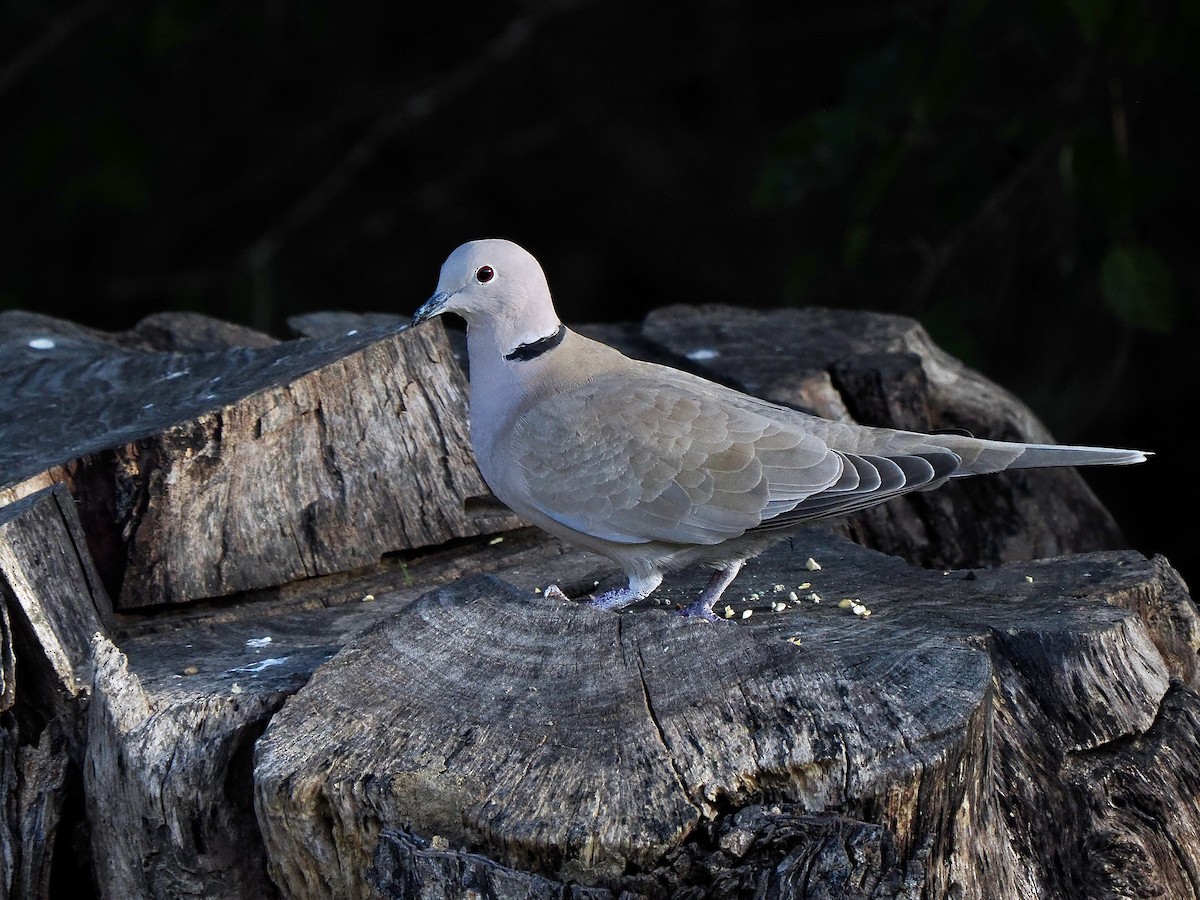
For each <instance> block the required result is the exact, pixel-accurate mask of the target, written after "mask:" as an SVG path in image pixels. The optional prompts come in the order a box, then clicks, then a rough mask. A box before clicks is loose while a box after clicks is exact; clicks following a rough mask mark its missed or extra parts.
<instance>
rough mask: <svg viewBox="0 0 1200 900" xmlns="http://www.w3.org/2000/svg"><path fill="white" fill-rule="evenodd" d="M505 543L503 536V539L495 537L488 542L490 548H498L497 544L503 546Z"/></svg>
mask: <svg viewBox="0 0 1200 900" xmlns="http://www.w3.org/2000/svg"><path fill="white" fill-rule="evenodd" d="M503 543H504V537H503V536H501V537H494V538H492V539H491V540H490V541H488V546H489V547H494V546H496V545H497V544H503Z"/></svg>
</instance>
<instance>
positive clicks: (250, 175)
mask: <svg viewBox="0 0 1200 900" xmlns="http://www.w3.org/2000/svg"><path fill="white" fill-rule="evenodd" d="M1198 107H1200V3H1196V2H1189V3H1184V2H1152V0H1059V2H1051V0H1009V2H994V3H988V2H980V0H959V2H919V0H914V2H907V3H900V2H887V3H884V2H872V0H865V2H854V3H846V2H842V3H837V4H832V3H790V4H787V3H735V2H731V0H712V2H698V3H691V4H670V5H666V6H664V5H657V4H647V3H643V2H629V0H607V2H603V3H601V2H599V0H593V2H584V0H576V2H555V3H543V2H527V3H523V4H512V3H498V2H497V3H488V4H479V5H477V6H476V5H449V4H442V5H440V6H439V5H436V4H399V3H396V4H387V5H384V4H377V5H376V4H357V5H350V4H342V5H335V4H324V3H313V2H303V0H301V2H289V3H283V2H280V0H274V2H265V3H257V4H255V3H246V2H244V0H158V2H153V3H148V2H142V3H137V2H130V3H122V4H118V3H107V2H82V3H77V4H74V5H68V4H60V3H48V2H29V0H26V2H21V0H13V2H7V3H4V4H2V5H0V216H2V218H0V222H2V224H0V309H4V308H25V309H30V310H36V311H39V312H44V313H49V314H52V315H57V316H63V317H67V318H70V319H74V320H77V321H80V322H83V323H85V324H88V325H94V326H99V327H103V328H109V329H117V328H124V327H128V326H130V325H131V324H132V323H134V322H135V321H137V320H138V319H139V318H141V317H142V316H144V315H146V314H148V313H151V312H156V311H161V310H199V311H202V312H206V313H208V314H210V315H214V316H219V317H223V318H228V319H232V320H235V321H239V322H245V323H248V324H252V325H255V326H257V327H259V328H263V329H266V330H271V331H273V332H276V333H280V334H282V333H283V322H284V320H285V319H286V317H287V316H289V315H292V314H294V313H297V312H303V311H307V310H313V309H347V310H385V311H393V312H403V313H407V312H410V311H412V310H413V309H415V308H416V307H417V306H418V305H419V304H420V303H421V302H422V301H423V300H424V299H425V298H426V297H427V296H428V294H429V293H430V292H431V291H432V289H433V286H434V284H435V282H436V278H437V270H438V266H439V265H440V263H441V261H442V260H443V259H444V258H445V256H446V255H447V254H448V253H449V251H450V250H451V249H453V248H454V247H455V246H457V245H458V244H459V243H461V242H463V241H464V240H468V239H471V238H476V237H487V236H502V237H509V238H511V239H513V240H516V241H518V242H519V243H521V244H523V245H524V246H525V247H527V248H528V249H529V250H531V251H532V252H533V253H534V254H535V255H537V256H538V257H539V259H541V261H542V262H543V264H544V267H545V269H546V271H547V274H548V276H549V278H550V283H551V285H552V287H553V288H554V290H555V295H556V299H557V302H558V305H559V309H560V312H561V314H562V316H563V318H564V319H566V320H567V321H588V320H591V321H595V320H617V319H636V318H640V317H641V316H642V315H643V314H644V313H645V312H646V311H647V310H649V309H650V308H652V307H654V306H658V305H663V304H667V303H674V302H693V303H706V302H722V303H733V304H744V305H748V306H758V307H766V306H779V305H812V304H819V305H833V306H844V307H861V308H871V309H877V310H883V311H890V312H898V313H903V314H906V315H910V316H914V317H916V318H918V319H919V320H921V321H922V322H923V323H924V324H925V325H926V327H927V328H928V329H929V330H930V332H931V333H932V334H933V335H934V337H935V339H937V340H938V341H939V342H940V343H941V344H942V345H943V346H944V347H946V348H947V349H948V350H950V351H951V352H953V353H955V354H957V355H958V356H960V357H961V358H963V359H964V360H965V361H967V362H968V363H969V364H970V365H972V366H974V367H976V368H978V369H980V370H982V371H983V372H985V373H987V374H988V375H990V376H991V377H992V378H994V379H995V380H997V381H999V382H1000V383H1002V384H1004V385H1005V386H1007V387H1008V388H1010V389H1011V390H1013V391H1014V392H1015V393H1017V394H1018V395H1019V396H1021V397H1022V398H1023V399H1025V400H1026V401H1027V402H1028V403H1029V404H1030V405H1031V406H1032V407H1033V408H1034V409H1035V410H1036V411H1037V412H1038V414H1039V415H1040V416H1041V417H1042V418H1043V419H1044V420H1045V421H1046V422H1047V424H1048V425H1049V426H1050V428H1051V429H1052V431H1053V432H1054V433H1055V435H1056V437H1057V438H1058V439H1059V440H1060V441H1064V442H1071V443H1099V444H1108V445H1118V446H1134V447H1141V448H1149V449H1153V450H1155V451H1157V452H1158V454H1159V455H1158V456H1157V458H1155V459H1154V460H1152V461H1151V462H1150V463H1149V464H1148V465H1146V466H1144V467H1140V468H1138V469H1133V470H1117V471H1100V472H1095V473H1094V474H1093V473H1091V472H1089V473H1088V477H1089V480H1090V481H1091V483H1092V484H1093V485H1094V486H1095V487H1096V489H1097V491H1098V492H1099V493H1100V495H1101V497H1102V498H1103V499H1104V500H1105V501H1106V502H1107V503H1108V505H1109V506H1110V508H1112V509H1113V510H1114V512H1115V514H1116V515H1117V518H1118V520H1119V521H1120V522H1121V524H1122V525H1123V527H1124V528H1125V531H1126V534H1127V536H1128V537H1129V539H1130V541H1131V543H1132V544H1133V545H1134V546H1136V547H1137V548H1138V549H1140V550H1142V551H1143V552H1146V553H1153V552H1164V553H1166V554H1167V555H1168V556H1169V557H1170V558H1171V560H1172V561H1173V562H1174V563H1175V564H1176V565H1177V566H1178V567H1180V568H1181V569H1182V570H1183V571H1184V573H1185V575H1187V574H1188V572H1189V571H1191V572H1192V573H1193V575H1194V576H1195V575H1198V574H1200V567H1197V566H1196V564H1195V552H1194V550H1193V548H1194V546H1195V542H1196V539H1197V536H1198V532H1200V526H1198V525H1197V524H1196V520H1195V515H1194V514H1193V510H1194V509H1195V507H1196V501H1197V499H1198V495H1200V490H1198V489H1197V486H1196V480H1195V479H1194V478H1193V477H1192V475H1191V468H1190V463H1191V460H1192V459H1193V458H1194V455H1193V451H1192V450H1191V448H1190V444H1191V443H1192V441H1191V429H1192V427H1193V424H1194V423H1193V419H1194V413H1195V411H1196V402H1195V399H1194V397H1195V393H1196V390H1197V387H1198V378H1197V375H1196V372H1197V366H1196V364H1195V361H1194V360H1193V358H1192V357H1191V353H1192V352H1194V351H1195V348H1196V347H1197V344H1196V336H1197V294H1198V289H1200V277H1198V276H1200V264H1198V261H1197V249H1198V246H1197V245H1198V241H1197V237H1198V234H1197V232H1198V229H1197V228H1196V227H1195V216H1196V210H1197V200H1198V199H1200V198H1198V197H1197V193H1198V191H1197V182H1196V179H1195V178H1194V176H1193V172H1194V168H1195V165H1196V160H1197V159H1198V158H1200V143H1198V142H1197V141H1196V140H1195V136H1194V134H1193V122H1194V120H1195V119H1196V118H1197V115H1198ZM1193 580H1195V578H1194V577H1193Z"/></svg>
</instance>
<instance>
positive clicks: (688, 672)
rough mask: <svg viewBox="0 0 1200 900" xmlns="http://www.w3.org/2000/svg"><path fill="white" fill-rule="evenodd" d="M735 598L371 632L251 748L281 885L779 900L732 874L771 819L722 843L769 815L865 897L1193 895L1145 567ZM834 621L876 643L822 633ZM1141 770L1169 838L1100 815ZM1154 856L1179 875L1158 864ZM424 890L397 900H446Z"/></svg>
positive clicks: (1185, 789)
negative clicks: (743, 818)
mask: <svg viewBox="0 0 1200 900" xmlns="http://www.w3.org/2000/svg"><path fill="white" fill-rule="evenodd" d="M809 554H812V555H813V556H815V557H816V558H817V559H818V560H819V561H820V562H821V564H822V566H823V568H822V569H821V570H820V571H818V572H809V571H808V570H807V568H806V567H805V562H806V560H807V559H808V556H809ZM744 578H745V583H739V586H740V587H741V589H742V591H744V592H751V591H753V592H758V593H760V594H761V598H760V599H758V600H755V601H745V600H741V599H735V600H733V601H732V602H731V604H730V605H731V606H732V607H733V609H734V612H735V616H734V619H733V620H732V621H731V622H730V623H729V624H727V625H724V626H716V627H713V626H708V625H706V624H703V623H698V622H694V621H687V620H683V619H681V618H679V617H676V616H673V615H670V614H668V613H667V612H666V611H665V610H662V609H661V608H659V609H654V608H651V609H647V610H644V611H634V612H631V613H627V614H625V615H622V616H614V615H612V614H607V613H601V612H597V611H595V610H592V609H590V608H587V607H584V606H580V605H578V604H558V603H551V602H549V601H545V600H541V599H539V598H535V597H533V596H532V595H529V594H526V593H522V592H518V591H514V590H512V589H510V588H508V587H506V586H505V585H504V584H503V583H501V582H499V581H497V580H494V579H489V578H479V579H474V580H471V581H467V582H460V583H458V584H456V585H453V586H450V587H447V588H444V589H442V590H440V591H437V592H435V593H433V594H430V595H427V596H426V597H425V598H423V599H422V600H421V601H419V602H418V603H416V604H414V605H412V606H410V607H408V608H407V609H405V610H403V611H402V612H400V613H398V614H397V615H395V616H393V617H391V618H390V619H388V620H386V621H384V622H381V623H380V624H379V625H377V626H376V627H375V628H373V629H372V630H371V631H370V632H368V633H367V634H366V635H364V636H363V637H361V638H359V639H358V640H356V641H355V643H354V644H353V645H352V646H350V647H348V648H346V649H345V650H343V651H342V652H341V653H340V654H339V655H338V656H336V657H334V659H332V660H331V661H330V662H328V663H326V664H325V665H324V666H322V667H321V668H319V669H318V670H317V672H316V673H315V674H314V676H313V678H312V679H311V680H310V681H309V683H308V684H307V685H306V686H305V687H304V688H303V689H301V690H300V691H299V692H298V693H297V694H296V695H295V696H293V697H292V698H291V699H290V700H289V701H288V702H287V703H286V704H285V705H284V707H283V709H282V710H281V711H280V712H279V713H278V714H276V715H275V716H274V718H273V719H272V722H271V725H270V726H269V728H268V729H267V731H266V733H265V735H264V736H263V738H262V739H260V741H259V742H258V746H257V751H256V765H255V781H256V804H257V809H258V813H259V820H260V823H261V825H262V828H263V834H264V837H265V840H266V846H267V851H268V856H269V858H270V867H271V868H270V871H271V872H272V875H273V877H274V879H275V880H276V882H277V883H279V884H280V885H281V887H283V889H284V891H285V893H289V894H291V895H293V896H332V897H343V896H353V897H359V896H361V897H366V896H373V895H374V893H373V892H374V890H375V889H376V887H377V886H378V885H379V884H383V883H401V882H403V881H404V879H405V878H411V877H412V873H411V872H408V873H406V872H403V871H396V870H391V871H385V870H386V866H387V859H394V858H396V857H395V854H396V848H395V847H394V846H392V845H391V844H389V845H388V846H389V847H390V849H386V850H380V849H379V847H378V842H379V839H380V836H381V831H382V829H383V828H385V827H387V828H391V829H392V830H393V831H394V832H395V833H396V834H399V833H400V832H401V831H403V832H408V833H409V834H410V835H413V836H416V837H419V838H421V839H424V840H426V841H432V840H434V839H435V836H436V837H437V838H440V840H441V841H442V842H444V843H443V848H446V847H448V848H452V849H453V850H454V851H455V852H456V853H457V852H466V853H475V854H481V855H483V856H485V857H487V858H488V859H490V860H493V861H494V862H495V863H496V864H499V865H501V866H504V867H507V868H509V869H513V870H517V871H522V872H525V873H528V874H527V875H526V876H525V878H524V881H522V882H521V883H522V884H524V885H525V886H526V888H528V886H529V885H530V884H531V882H530V876H531V875H534V874H536V875H537V876H540V877H542V878H548V879H551V880H556V881H560V882H567V881H577V882H581V883H583V884H585V885H599V886H603V887H606V888H608V889H610V890H611V891H612V895H613V896H616V895H617V893H619V892H620V891H621V890H630V891H633V892H634V893H636V894H643V893H645V894H649V895H653V896H676V895H687V891H688V890H689V889H691V888H705V887H706V886H707V887H708V888H709V889H712V890H715V888H714V887H713V886H714V884H716V883H717V882H718V881H719V882H720V883H721V884H724V885H726V887H727V888H732V886H734V885H738V886H740V888H741V889H743V890H745V889H749V888H751V887H753V885H754V884H755V881H756V879H765V880H766V881H770V880H771V879H773V878H774V879H782V881H786V880H787V878H788V877H789V876H787V875H786V872H785V871H784V870H783V869H781V868H780V867H784V869H786V867H787V866H794V865H796V861H795V860H792V861H790V862H789V861H788V860H786V859H785V858H784V856H779V857H776V858H775V859H772V858H771V855H770V853H765V854H764V853H762V852H759V853H756V854H751V859H750V861H749V862H746V861H743V860H742V859H741V857H742V856H743V855H744V854H746V853H747V852H748V851H749V849H750V845H752V844H754V842H755V841H760V842H761V841H763V840H765V841H766V843H768V844H769V843H770V842H771V838H770V837H769V836H768V835H766V834H765V832H768V831H771V830H772V828H771V827H769V826H770V822H771V814H770V813H769V812H764V813H763V815H764V816H765V817H766V818H765V819H764V820H763V821H762V822H759V824H758V825H756V826H754V827H753V828H750V827H743V828H742V830H743V831H745V832H746V834H745V835H744V836H741V837H736V838H735V837H728V835H730V834H734V833H735V832H738V828H737V827H733V826H732V824H731V819H732V818H735V816H736V814H737V813H738V812H739V811H743V810H745V809H747V808H749V807H766V808H767V809H768V810H769V808H770V807H771V806H772V805H777V804H785V805H788V807H789V809H790V810H791V815H792V816H793V817H794V815H795V813H796V812H798V811H803V812H804V813H805V814H806V815H807V816H808V817H809V818H807V819H804V820H803V821H802V822H801V823H800V824H799V825H797V824H796V823H791V824H789V825H788V827H789V828H793V829H795V828H799V830H800V833H799V834H796V835H793V837H792V840H793V842H795V843H797V844H799V845H803V846H808V844H807V842H806V841H802V840H801V835H802V833H803V831H804V830H806V829H812V828H814V827H815V828H818V829H820V828H826V829H827V828H831V827H835V826H836V828H839V829H841V830H843V831H845V830H849V831H862V830H864V829H865V830H866V831H869V832H870V833H871V834H872V835H874V837H873V838H872V840H874V841H875V842H876V843H877V844H879V843H880V842H882V843H884V844H886V845H887V846H888V847H889V848H890V850H889V853H890V854H891V861H890V868H889V869H888V870H884V871H876V872H875V873H874V875H873V877H875V878H876V879H877V880H878V882H879V885H878V890H876V891H869V892H866V893H865V894H864V895H866V896H912V897H917V896H933V897H947V896H968V897H1014V898H1015V897H1039V896H1089V897H1119V896H1124V894H1123V893H1122V891H1123V889H1124V888H1126V887H1128V886H1129V884H1130V883H1132V881H1133V880H1136V878H1148V879H1151V883H1153V884H1156V885H1165V886H1169V887H1172V888H1174V889H1176V890H1183V889H1185V888H1187V886H1188V885H1189V883H1190V882H1189V878H1190V875H1189V870H1191V867H1192V866H1194V865H1195V864H1197V863H1200V846H1197V845H1196V844H1195V843H1194V841H1191V836H1192V834H1193V832H1192V828H1194V827H1195V826H1196V825H1200V799H1198V796H1197V792H1198V791H1200V759H1198V758H1197V753H1196V751H1195V744H1194V733H1193V731H1192V726H1193V724H1194V716H1195V712H1196V709H1197V703H1196V695H1195V693H1194V687H1195V686H1196V685H1195V677H1194V676H1195V655H1196V651H1197V649H1200V620H1198V619H1197V616H1196V610H1195V608H1194V606H1193V605H1192V603H1191V600H1190V598H1189V597H1188V595H1187V592H1186V590H1185V589H1184V587H1183V585H1182V584H1181V583H1180V582H1179V580H1178V577H1177V576H1176V575H1175V574H1174V572H1173V571H1172V570H1171V569H1170V568H1169V566H1167V565H1166V564H1165V563H1164V562H1163V561H1161V560H1145V559H1144V558H1142V557H1140V556H1138V555H1137V554H1133V553H1110V554H1103V553H1097V554H1089V555H1081V556H1075V557H1066V558H1060V559H1055V560H1048V561H1041V562H1022V563H1014V564H1010V565H1006V566H1003V567H1001V568H998V569H995V570H991V571H980V572H971V573H963V572H954V573H951V574H950V575H943V574H942V573H941V572H938V571H930V570H921V569H916V568H913V567H910V566H907V565H905V564H904V563H903V562H901V561H900V560H897V559H895V558H894V557H885V556H882V555H879V554H875V553H872V552H871V551H867V550H863V549H861V548H859V547H856V546H854V545H852V544H848V543H845V542H843V541H841V540H839V539H837V538H834V537H832V536H829V535H826V534H821V533H818V532H812V533H809V534H806V535H804V536H803V538H802V539H798V540H797V541H796V546H795V548H794V549H791V548H789V547H788V546H787V545H786V544H785V545H784V546H783V547H782V548H780V549H778V550H776V551H771V552H769V553H768V554H767V555H765V556H764V557H763V558H762V559H760V560H759V561H758V562H757V563H756V564H752V565H751V566H750V567H748V569H747V572H746V573H744ZM1028 578H1032V581H1029V580H1027V579H1028ZM805 582H809V583H811V588H807V589H803V590H802V591H799V592H798V594H799V595H800V596H801V597H802V598H803V597H804V595H806V594H808V593H809V592H811V591H812V590H815V591H816V592H817V593H818V594H819V595H820V596H821V598H822V601H821V603H819V604H818V603H815V602H813V601H811V600H807V599H800V600H799V602H788V604H787V608H786V609H785V610H784V611H774V610H773V609H772V607H771V605H770V604H771V603H772V602H775V601H778V599H779V598H780V597H784V598H786V597H787V596H788V593H787V592H788V591H795V590H796V588H797V586H798V585H800V584H803V583H805ZM776 584H781V585H783V586H784V588H785V591H783V592H776V591H775V590H774V586H775V585H776ZM701 585H702V579H701V578H699V577H697V578H695V579H691V580H689V581H688V582H687V583H685V584H684V585H679V586H676V587H674V588H673V589H672V590H670V591H669V592H668V596H669V598H673V599H675V600H677V601H680V602H683V601H685V600H686V599H688V598H689V597H690V596H691V595H692V593H691V592H692V591H696V590H699V588H700V586H701ZM847 597H853V598H856V599H858V600H860V601H861V602H862V603H864V604H866V605H867V606H868V607H869V608H870V610H871V613H872V615H871V616H870V617H869V618H867V617H862V616H857V615H855V614H854V612H853V611H852V610H848V609H842V608H840V607H839V604H838V600H840V599H842V598H847ZM746 609H750V610H752V611H753V615H752V617H750V618H748V619H743V618H741V616H742V614H743V612H744V610H746ZM792 639H797V640H798V641H799V644H798V645H797V644H795V643H792V642H791V641H792ZM1172 679H1175V683H1176V686H1175V687H1174V688H1172V687H1171V684H1172ZM1185 679H1186V681H1185ZM1185 683H1186V684H1190V687H1185V686H1184V685H1185ZM1176 707H1178V709H1176ZM1149 747H1154V748H1155V749H1153V750H1151V749H1149ZM1156 755H1157V756H1163V757H1174V759H1175V760H1176V762H1175V765H1174V767H1173V771H1172V777H1173V779H1175V781H1176V784H1175V785H1174V788H1175V789H1177V790H1178V793H1174V792H1172V796H1173V797H1174V801H1173V802H1174V803H1175V804H1177V806H1176V809H1175V811H1174V814H1173V816H1171V817H1166V816H1162V817H1159V818H1157V819H1154V820H1149V819H1146V818H1145V817H1139V816H1138V814H1137V813H1136V812H1133V811H1129V812H1127V813H1126V814H1125V815H1124V816H1119V815H1114V814H1113V811H1111V810H1110V805H1109V799H1110V798H1111V797H1113V796H1114V795H1122V796H1129V797H1130V798H1131V799H1130V802H1131V803H1134V804H1136V805H1138V807H1139V808H1141V809H1145V808H1147V807H1148V806H1152V804H1153V803H1154V802H1155V798H1154V793H1155V792H1154V789H1153V786H1152V785H1147V784H1146V783H1145V780H1144V773H1141V772H1139V770H1138V767H1139V765H1140V762H1141V760H1143V759H1144V758H1146V757H1147V756H1151V757H1153V756H1156ZM1101 770H1103V771H1104V772H1105V773H1106V777H1105V778H1103V779H1099V780H1095V779H1092V778H1089V777H1087V774H1088V773H1092V772H1097V771H1101ZM1118 820H1119V821H1120V825H1121V829H1120V832H1119V839H1117V838H1116V835H1115V834H1114V831H1113V827H1114V824H1115V823H1116V822H1117V821H1118ZM788 821H790V820H788ZM755 829H757V831H756V830H755ZM760 832H761V833H760ZM722 834H724V835H726V839H725V843H724V844H723V843H721V841H720V840H718V841H717V843H716V844H715V846H714V844H713V838H714V836H719V835H722ZM389 840H393V841H394V840H401V843H403V839H401V838H395V837H393V838H392V839H389ZM729 842H733V845H734V846H733V847H732V849H731V847H729V846H726V844H728V843H729ZM785 843H786V842H785ZM1106 843H1107V844H1108V846H1107V848H1106V849H1104V851H1103V852H1102V850H1101V846H1102V845H1104V844H1106ZM1172 846H1186V847H1188V848H1189V849H1188V850H1187V851H1185V852H1184V853H1182V854H1181V855H1180V856H1178V857H1176V858H1173V859H1172V858H1171V857H1170V856H1169V854H1168V853H1167V851H1168V850H1169V848H1171V847H1172ZM810 849H811V848H810ZM734 851H736V852H734ZM408 852H409V853H410V854H411V852H413V851H411V848H410V850H409V851H408ZM380 854H382V855H380ZM464 860H465V857H458V858H457V865H458V866H461V865H463V863H464ZM681 860H684V861H686V865H685V866H684V868H685V869H686V870H687V871H688V872H689V873H691V874H689V875H688V876H687V877H685V878H682V879H681V878H678V877H677V875H676V874H675V873H676V872H677V869H678V867H679V866H680V865H682V864H683V863H681ZM823 865H824V866H826V867H827V868H828V867H830V866H832V863H831V862H830V861H829V860H828V859H826V860H825V861H824V863H823ZM372 866H373V867H374V868H373V870H372ZM834 868H836V867H834ZM853 870H854V866H853V865H850V864H846V865H843V866H842V867H841V868H840V869H839V870H838V871H837V872H835V871H833V869H830V872H829V874H830V875H833V874H840V876H841V877H844V878H850V877H851V876H852V875H853V874H854V872H853ZM368 871H373V873H374V874H373V875H372V876H371V877H369V878H368V877H364V873H367V872H368ZM438 871H442V870H438ZM443 874H444V872H443ZM441 877H442V876H441V875H438V874H436V872H434V873H431V874H430V875H429V878H430V882H429V884H428V885H424V884H423V885H420V887H421V890H425V887H426V886H427V887H428V889H429V891H430V892H431V893H429V894H423V893H419V892H418V891H415V890H414V891H413V893H411V894H410V895H411V896H418V895H420V896H427V895H432V896H441V895H443V894H444V893H445V894H446V895H450V894H449V893H447V892H449V889H450V887H451V886H450V885H448V884H446V883H440V882H439V880H438V879H440V878H441ZM766 881H764V882H763V883H764V884H765V883H766ZM1080 885H1083V886H1086V888H1087V889H1086V891H1085V892H1083V893H1080V892H1079V890H1080V889H1079V887H1078V886H1080ZM713 895H714V896H728V895H730V894H729V893H727V892H726V888H722V889H720V890H715V893H714V894H713ZM776 895H777V896H808V895H807V894H789V893H787V892H786V891H783V890H782V889H780V892H779V893H777V894H776ZM1180 895H1182V894H1180ZM501 896H524V892H523V891H516V892H512V893H505V894H502V895H501Z"/></svg>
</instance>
